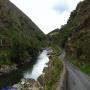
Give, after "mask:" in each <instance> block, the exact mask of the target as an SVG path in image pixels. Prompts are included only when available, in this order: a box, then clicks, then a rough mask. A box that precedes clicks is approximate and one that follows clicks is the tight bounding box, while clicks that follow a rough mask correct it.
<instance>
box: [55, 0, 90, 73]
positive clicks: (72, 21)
mask: <svg viewBox="0 0 90 90" xmlns="http://www.w3.org/2000/svg"><path fill="white" fill-rule="evenodd" d="M55 37H56V38H57V39H56V41H57V43H56V41H54V42H55V43H56V44H57V45H59V46H61V47H63V48H65V49H66V52H67V56H69V59H70V60H72V62H73V63H74V64H76V65H77V66H78V67H80V68H81V70H83V71H85V72H86V73H88V74H90V70H89V68H90V1H89V0H84V1H83V2H80V3H79V4H78V5H77V8H76V10H74V11H73V12H72V13H71V15H70V18H69V20H68V22H67V24H66V25H64V26H62V28H61V29H60V30H59V32H58V35H57V36H55ZM70 57H71V58H70Z"/></svg>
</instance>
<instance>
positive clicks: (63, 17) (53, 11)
mask: <svg viewBox="0 0 90 90" xmlns="http://www.w3.org/2000/svg"><path fill="white" fill-rule="evenodd" d="M10 1H11V2H13V3H14V4H15V5H16V6H17V7H18V8H20V9H21V10H22V11H23V12H24V13H25V14H26V15H27V16H28V17H30V18H31V19H32V21H34V23H35V24H36V25H37V26H38V27H39V28H40V29H41V30H42V31H43V32H44V33H46V34H47V33H48V32H50V31H52V30H54V29H56V28H60V27H61V25H64V24H66V22H67V20H68V18H69V16H70V12H71V11H72V10H74V9H75V8H76V5H77V3H79V2H80V1H83V0H10Z"/></svg>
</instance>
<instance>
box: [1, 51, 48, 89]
mask: <svg viewBox="0 0 90 90" xmlns="http://www.w3.org/2000/svg"><path fill="white" fill-rule="evenodd" d="M47 54H48V51H47V50H43V51H42V53H41V54H40V55H39V56H38V57H37V60H35V61H36V62H32V63H28V64H27V65H24V66H23V67H21V68H19V69H17V70H15V71H12V72H10V73H8V74H5V75H3V76H1V77H0V88H2V87H8V86H12V85H14V84H16V83H18V82H19V81H20V80H21V79H22V78H29V79H30V78H32V79H35V80H37V78H38V77H39V76H40V75H41V74H42V73H43V69H44V68H45V67H47V65H46V64H47V63H48V62H49V56H48V55H47Z"/></svg>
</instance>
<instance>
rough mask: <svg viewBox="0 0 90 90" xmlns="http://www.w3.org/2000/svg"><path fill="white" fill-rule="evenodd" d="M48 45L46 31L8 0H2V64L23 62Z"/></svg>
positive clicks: (0, 9)
mask: <svg viewBox="0 0 90 90" xmlns="http://www.w3.org/2000/svg"><path fill="white" fill-rule="evenodd" d="M46 45H47V41H46V36H45V35H44V33H43V32H42V31H41V30H40V29H39V28H38V27H37V26H36V25H35V24H34V23H33V21H32V20H31V19H30V18H28V17H27V16H26V15H25V14H24V13H23V12H21V11H20V10H19V9H18V8H17V7H16V6H14V5H13V4H12V3H11V2H10V1H8V0H4V1H3V0H0V64H9V63H16V64H22V63H24V62H26V61H27V60H29V59H31V57H36V56H37V54H38V52H39V51H40V50H41V49H42V48H44V47H45V46H46Z"/></svg>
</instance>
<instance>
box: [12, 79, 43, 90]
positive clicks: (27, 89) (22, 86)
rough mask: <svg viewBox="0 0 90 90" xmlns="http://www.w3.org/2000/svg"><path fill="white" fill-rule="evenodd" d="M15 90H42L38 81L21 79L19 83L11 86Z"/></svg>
mask: <svg viewBox="0 0 90 90" xmlns="http://www.w3.org/2000/svg"><path fill="white" fill-rule="evenodd" d="M13 88H16V89H17V90H44V89H43V87H42V86H41V85H40V83H39V81H35V80H34V79H24V78H23V79H21V82H19V83H18V84H15V85H13Z"/></svg>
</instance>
